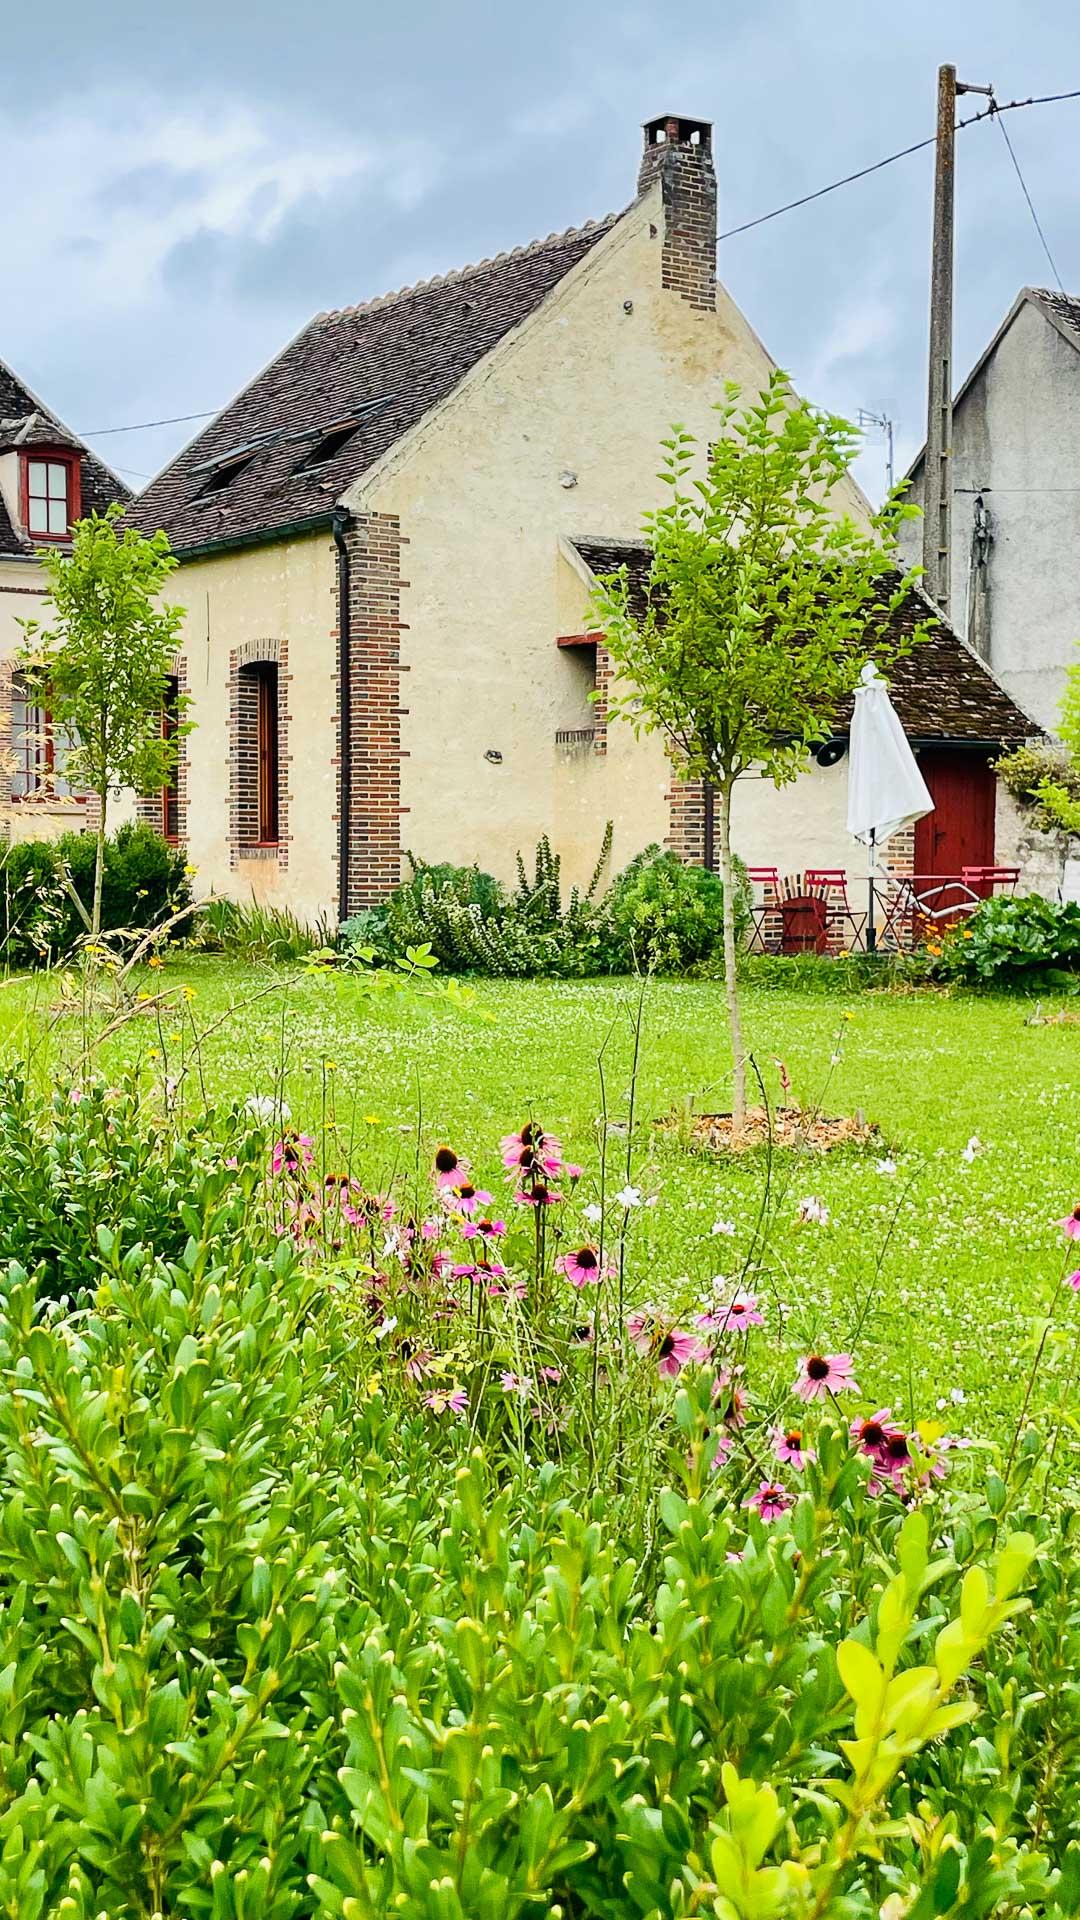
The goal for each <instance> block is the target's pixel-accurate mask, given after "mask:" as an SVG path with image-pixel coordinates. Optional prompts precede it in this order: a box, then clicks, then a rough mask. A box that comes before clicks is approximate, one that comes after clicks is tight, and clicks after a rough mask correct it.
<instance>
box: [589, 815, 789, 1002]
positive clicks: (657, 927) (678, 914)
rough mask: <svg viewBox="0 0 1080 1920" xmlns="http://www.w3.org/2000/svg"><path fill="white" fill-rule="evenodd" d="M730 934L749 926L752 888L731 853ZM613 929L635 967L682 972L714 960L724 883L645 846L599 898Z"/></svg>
mask: <svg viewBox="0 0 1080 1920" xmlns="http://www.w3.org/2000/svg"><path fill="white" fill-rule="evenodd" d="M732 872H733V875H734V882H735V887H736V900H735V937H736V939H737V940H738V941H739V942H740V944H741V942H742V941H743V939H744V938H745V936H746V933H747V931H748V929H749V926H750V906H751V898H752V896H751V891H750V884H749V881H748V880H747V877H746V869H745V867H744V866H743V864H742V862H741V861H740V860H738V859H735V858H733V860H732ZM604 905H605V909H606V912H607V915H608V918H609V920H610V924H611V929H612V934H613V936H614V939H615V941H616V942H617V943H619V944H620V945H621V946H622V947H623V949H624V951H625V952H626V954H627V956H628V957H629V956H632V958H633V962H635V963H636V964H637V965H638V966H639V967H642V968H648V969H649V970H651V971H653V972H656V973H687V972H689V971H690V970H691V969H695V968H696V969H701V968H702V967H703V966H706V965H708V963H709V962H710V961H714V960H715V959H716V958H717V957H718V956H719V955H720V954H721V953H722V948H723V930H724V883H723V881H722V880H720V879H719V878H718V877H717V875H716V874H714V873H707V872H706V871H705V869H704V867H691V866H687V865H686V864H685V862H684V861H682V860H680V859H679V857H678V855H677V854H674V853H665V852H664V851H663V850H662V849H661V848H660V847H657V846H652V847H646V849H645V851H644V852H643V853H639V854H638V855H637V856H636V858H635V859H633V860H631V862H630V864H629V866H628V867H626V868H624V870H623V872H622V873H621V874H620V875H619V877H618V879H617V880H616V881H615V882H614V883H613V885H612V887H611V890H610V892H609V893H608V895H607V898H606V900H605V902H604Z"/></svg>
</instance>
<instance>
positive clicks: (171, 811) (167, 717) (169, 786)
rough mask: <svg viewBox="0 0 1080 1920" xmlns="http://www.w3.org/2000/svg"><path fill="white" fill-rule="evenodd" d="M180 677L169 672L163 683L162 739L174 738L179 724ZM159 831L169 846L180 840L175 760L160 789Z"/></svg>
mask: <svg viewBox="0 0 1080 1920" xmlns="http://www.w3.org/2000/svg"><path fill="white" fill-rule="evenodd" d="M179 701H180V679H179V675H178V674H175V673H171V674H170V675H169V677H168V680H167V681H166V683H165V698H164V700H163V701H162V705H161V737H162V739H163V740H172V739H174V738H175V735H176V729H177V726H178V725H179V720H180V715H179ZM161 832H162V837H163V839H165V840H167V841H168V842H169V845H170V846H171V847H175V846H177V845H178V843H179V840H180V763H179V760H175V761H174V762H173V765H172V769H171V771H170V773H169V777H168V779H167V780H166V782H165V785H164V786H163V787H162V789H161Z"/></svg>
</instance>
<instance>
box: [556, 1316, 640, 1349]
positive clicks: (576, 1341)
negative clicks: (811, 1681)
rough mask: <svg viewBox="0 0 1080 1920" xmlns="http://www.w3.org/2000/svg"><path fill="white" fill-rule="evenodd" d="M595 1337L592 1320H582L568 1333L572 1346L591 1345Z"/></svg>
mask: <svg viewBox="0 0 1080 1920" xmlns="http://www.w3.org/2000/svg"><path fill="white" fill-rule="evenodd" d="M628 1324H629V1323H628ZM595 1337H596V1336H595V1334H594V1332H593V1327H592V1322H591V1321H589V1320H583V1321H582V1322H581V1325H580V1326H577V1327H574V1329H573V1330H572V1332H571V1334H570V1345H571V1346H572V1347H591V1346H592V1343H593V1340H594V1339H595Z"/></svg>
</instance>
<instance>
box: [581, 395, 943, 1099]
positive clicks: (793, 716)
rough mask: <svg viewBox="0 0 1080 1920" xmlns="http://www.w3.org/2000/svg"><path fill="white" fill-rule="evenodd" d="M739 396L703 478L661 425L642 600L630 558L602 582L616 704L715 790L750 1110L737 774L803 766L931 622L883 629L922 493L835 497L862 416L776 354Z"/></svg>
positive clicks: (732, 1006)
mask: <svg viewBox="0 0 1080 1920" xmlns="http://www.w3.org/2000/svg"><path fill="white" fill-rule="evenodd" d="M738 402H739V389H738V388H737V387H736V386H734V385H732V384H731V383H729V384H728V386H727V389H726V398H725V400H724V401H723V402H722V403H721V404H720V406H719V407H718V408H717V414H718V424H717V430H716V438H715V439H714V440H713V441H711V443H710V445H709V449H708V454H707V459H706V463H705V471H704V474H703V476H702V477H701V478H696V479H693V480H691V479H690V475H691V472H692V470H693V467H694V464H695V459H696V443H695V441H694V438H693V436H692V435H691V434H688V433H687V432H686V431H685V430H684V429H683V428H682V427H674V428H673V429H672V433H671V438H670V439H669V440H667V441H665V442H664V445H665V447H666V449H667V452H666V457H665V460H664V465H663V468H662V471H661V475H660V477H661V479H662V480H663V481H664V483H665V485H666V486H667V487H668V489H669V491H670V499H669V500H668V502H667V503H666V504H665V505H664V506H662V507H660V508H659V509H658V510H657V511H656V512H655V513H649V514H646V516H645V520H644V531H645V535H646V537H647V539H648V541H649V543H650V545H651V547H652V554H653V559H652V569H651V574H650V579H649V586H648V592H647V598H646V604H645V607H644V610H642V609H640V608H638V607H637V606H636V604H635V602H634V600H633V597H632V594H631V588H630V583H629V579H628V577H627V574H626V570H625V569H623V570H622V571H621V572H619V573H615V574H612V575H611V576H610V577H609V578H608V579H606V580H603V581H601V582H600V583H599V585H598V588H597V590H596V594H595V607H594V611H595V615H596V619H597V621H598V623H599V624H600V625H601V626H602V627H603V629H604V631H605V633H606V636H607V645H608V649H609V651H610V653H611V656H612V660H613V662H614V665H615V668H616V671H617V674H618V676H619V677H618V679H617V680H616V682H615V685H614V689H613V691H612V692H611V694H610V696H609V700H608V711H609V714H610V715H611V716H613V717H614V716H622V717H624V718H625V719H627V720H629V722H630V724H631V725H632V726H633V727H634V728H635V729H637V730H639V731H642V730H644V731H654V732H659V733H662V734H663V735H664V736H665V738H666V740H667V742H668V745H669V747H670V748H671V750H672V752H673V754H674V756H675V759H676V763H677V765H678V767H679V770H680V772H681V773H682V774H683V775H684V776H685V777H686V778H687V779H700V780H705V781H707V782H708V783H709V784H710V785H712V786H713V788H714V789H715V792H716V799H717V811H718V817H719V828H720V871H721V877H722V879H723V882H724V888H725V894H724V901H725V910H724V973H725V981H726V991H727V1007H728V1020H729V1025H730V1030H731V1047H732V1059H733V1073H734V1084H733V1114H734V1121H735V1125H736V1127H738V1126H739V1125H741V1123H742V1119H743V1116H744V1112H745V1105H746V1060H745V1050H744V1047H743V1040H742V1030H741V1023H740V1014H739V998H738V989H737V985H736V976H735V955H736V925H735V901H736V885H735V876H734V869H733V865H732V848H731V801H732V793H733V791H734V787H735V783H736V781H737V780H739V779H740V778H742V776H743V775H744V774H746V773H747V772H749V770H750V768H751V767H757V768H758V769H759V770H760V771H761V772H762V773H763V774H765V775H767V776H768V777H769V778H770V779H772V780H773V781H774V782H775V783H776V785H777V786H782V785H784V784H786V783H787V782H789V781H791V780H793V779H794V778H795V777H796V775H797V774H798V773H799V771H800V770H801V769H802V768H803V767H804V766H805V765H806V762H807V758H808V754H809V749H810V748H811V747H812V746H813V745H814V744H815V743H816V742H818V741H821V740H824V739H825V738H827V736H828V734H829V731H830V729H831V727H832V725H833V721H834V718H835V714H836V710H837V708H838V706H839V705H840V703H841V702H842V701H843V700H844V698H845V697H846V696H847V695H848V694H849V693H850V692H851V691H852V689H853V688H854V686H855V685H856V683H857V681H858V678H859V674H860V672H861V669H862V667H863V665H864V664H865V662H866V661H867V659H868V658H869V657H870V655H871V654H873V655H874V657H875V659H876V661H877V663H878V664H879V665H882V666H887V665H888V662H889V660H890V659H892V658H895V657H896V655H897V654H898V653H900V652H902V651H905V650H906V649H907V648H908V647H909V646H910V645H911V644H912V641H913V640H914V639H917V638H919V637H921V632H920V631H919V630H917V631H916V633H915V634H914V635H913V636H911V637H910V638H908V639H905V640H903V641H901V642H899V643H898V642H897V641H895V640H894V639H893V638H892V637H891V636H890V635H889V634H888V633H887V631H886V628H887V621H888V617H889V614H890V613H891V612H892V611H893V610H895V608H896V607H898V606H899V605H900V604H901V603H902V601H903V599H904V596H905V594H906V592H907V590H908V589H909V587H910V584H911V579H912V577H913V576H908V577H907V578H906V579H904V580H900V578H899V576H898V575H897V574H895V571H894V570H895V568H896V554H895V536H896V530H897V527H898V525H899V523H900V522H901V520H903V519H904V518H906V517H907V516H908V515H909V514H910V513H912V512H914V511H915V510H914V509H913V508H906V507H904V506H903V505H902V504H901V502H900V498H899V493H898V492H897V493H896V494H894V495H893V496H892V497H891V498H890V499H889V500H888V502H887V503H886V505H885V506H884V507H883V508H882V510H881V511H880V512H879V513H876V514H874V515H872V516H871V517H870V520H869V523H868V525H867V526H866V527H864V528H860V527H856V525H855V524H854V522H853V521H852V520H851V519H850V518H848V517H847V516H846V515H842V516H839V517H838V516H837V514H836V503H835V499H834V495H835V491H836V489H837V488H838V487H839V486H840V484H841V483H842V482H843V481H844V479H845V478H846V476H847V474H848V471H849V469H850V466H851V462H852V460H853V459H854V457H855V454H856V453H857V451H858V448H859V444H860V441H859V435H858V432H857V430H856V429H855V428H854V427H852V426H851V425H850V423H849V422H848V421H846V420H842V419H840V418H839V417H838V416H836V415H834V414H825V413H821V412H819V411H818V410H817V409H815V408H813V407H811V406H808V405H807V403H806V402H805V401H801V400H797V399H796V397H795V395H794V394H793V392H792V389H791V386H790V384H789V382H788V379H787V376H786V375H785V374H783V373H781V372H779V371H776V372H774V373H773V374H771V375H770V377H769V380H768V382H767V385H766V387H765V389H764V391H763V393H762V394H761V396H760V398H759V399H758V400H757V401H756V402H753V403H751V404H749V405H747V406H745V407H743V408H741V409H740V407H739V404H738ZM890 572H893V573H894V578H893V581H892V582H891V583H890V584H889V585H887V586H883V576H885V575H886V574H888V573H890Z"/></svg>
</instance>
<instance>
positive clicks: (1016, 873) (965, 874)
mask: <svg viewBox="0 0 1080 1920" xmlns="http://www.w3.org/2000/svg"><path fill="white" fill-rule="evenodd" d="M960 878H961V880H962V881H963V883H964V885H965V887H970V888H971V890H972V892H973V893H976V894H978V896H979V899H980V900H989V899H990V898H991V896H992V895H993V894H995V893H997V892H998V891H999V890H1000V892H1002V893H1015V892H1016V885H1017V881H1018V880H1019V878H1020V869H1019V867H962V868H961V871H960Z"/></svg>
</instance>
